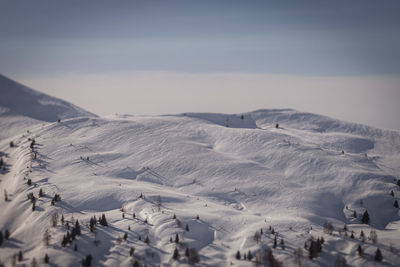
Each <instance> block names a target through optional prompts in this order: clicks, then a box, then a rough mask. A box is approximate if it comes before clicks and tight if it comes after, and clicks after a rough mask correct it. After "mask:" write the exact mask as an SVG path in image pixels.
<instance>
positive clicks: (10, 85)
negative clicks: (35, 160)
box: [0, 74, 95, 140]
mask: <svg viewBox="0 0 400 267" xmlns="http://www.w3.org/2000/svg"><path fill="white" fill-rule="evenodd" d="M0 96H1V97H0V116H1V120H0V128H1V129H2V130H1V132H0V140H1V139H3V138H7V137H10V136H13V135H16V134H17V133H19V132H21V131H22V132H24V131H26V130H27V129H28V127H29V126H31V125H34V124H37V123H40V122H42V121H43V122H54V121H57V120H59V119H67V118H74V117H81V116H86V117H93V116H95V115H94V114H92V113H90V112H87V111H85V110H83V109H81V108H79V107H77V106H74V105H72V104H70V103H68V102H66V101H64V100H61V99H58V98H55V97H51V96H48V95H46V94H43V93H40V92H38V91H35V90H33V89H31V88H28V87H26V86H24V85H22V84H20V83H18V82H15V81H13V80H11V79H9V78H7V77H5V76H3V75H1V74H0Z"/></svg>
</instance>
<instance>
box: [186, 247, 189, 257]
mask: <svg viewBox="0 0 400 267" xmlns="http://www.w3.org/2000/svg"><path fill="white" fill-rule="evenodd" d="M185 256H186V257H189V256H190V254H189V248H186V250H185Z"/></svg>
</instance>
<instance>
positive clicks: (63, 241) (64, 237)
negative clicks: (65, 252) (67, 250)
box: [61, 235, 68, 247]
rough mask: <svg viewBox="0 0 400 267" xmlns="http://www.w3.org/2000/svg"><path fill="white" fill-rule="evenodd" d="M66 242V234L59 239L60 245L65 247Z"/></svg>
mask: <svg viewBox="0 0 400 267" xmlns="http://www.w3.org/2000/svg"><path fill="white" fill-rule="evenodd" d="M67 243H68V240H67V237H66V235H64V236H63V239H62V241H61V246H63V247H65V246H66V245H67Z"/></svg>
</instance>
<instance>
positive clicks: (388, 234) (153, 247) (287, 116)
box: [0, 110, 400, 266]
mask: <svg viewBox="0 0 400 267" xmlns="http://www.w3.org/2000/svg"><path fill="white" fill-rule="evenodd" d="M241 115H242V114H239V115H230V114H197V113H196V114H195V113H187V114H181V115H168V116H129V115H125V116H109V117H104V118H98V117H79V118H71V119H66V120H62V121H61V122H60V123H57V122H53V123H47V124H39V125H36V126H33V127H31V128H30V132H29V134H25V136H21V135H18V136H15V137H14V138H13V140H14V142H15V143H16V147H14V148H10V147H8V144H6V143H3V144H2V146H1V147H0V151H2V154H3V158H4V159H5V162H6V164H7V168H6V170H5V171H3V172H2V174H1V177H0V179H1V182H0V189H1V191H3V190H4V189H5V190H7V192H8V198H9V201H1V202H0V210H2V216H0V227H1V229H2V231H3V233H4V231H5V229H9V230H10V233H11V238H10V240H8V241H6V242H4V243H3V245H2V246H1V247H0V260H1V261H3V262H5V263H7V264H10V263H11V262H12V256H13V255H14V254H15V253H17V252H18V251H20V250H22V251H23V252H24V261H22V262H21V264H22V263H25V264H29V263H30V262H31V261H32V259H33V258H36V259H37V260H38V262H39V263H42V262H43V257H44V255H45V253H47V254H49V256H50V261H51V262H52V263H54V264H57V265H60V266H70V265H71V266H79V265H80V261H81V259H82V258H84V257H85V256H86V255H87V254H89V253H90V254H91V255H92V256H93V265H94V266H98V265H100V266H117V265H122V266H131V265H132V263H133V262H134V261H135V260H137V261H138V262H140V263H143V264H147V266H158V265H159V264H160V265H161V266H182V265H185V264H186V262H187V260H186V257H185V249H186V248H188V247H189V248H195V249H196V250H197V251H198V253H199V255H200V262H199V263H198V264H197V265H198V266H229V265H235V266H253V265H254V263H255V259H254V258H253V259H252V261H248V260H243V259H241V260H237V259H235V254H236V252H237V251H238V250H240V252H241V253H242V255H243V253H244V252H246V253H247V252H248V251H251V252H252V254H253V255H256V253H257V252H259V251H262V249H261V248H263V247H266V246H267V247H272V245H273V240H274V235H273V234H271V233H270V231H269V226H272V227H273V228H274V230H275V231H276V232H277V240H278V245H279V242H280V240H281V239H284V242H285V250H283V249H281V248H280V246H278V248H276V249H273V255H274V256H275V258H276V259H277V260H279V261H280V262H281V263H282V264H283V265H285V266H295V262H294V259H295V257H294V250H295V249H297V248H301V249H300V250H302V253H303V254H304V257H303V258H302V259H301V260H302V262H303V265H304V266H333V264H334V262H335V260H336V259H337V255H340V256H341V257H343V258H345V259H346V261H347V263H348V264H349V265H350V266H375V262H374V261H373V258H374V255H375V251H376V249H377V248H380V250H381V251H382V254H383V258H384V261H383V263H382V264H384V265H386V266H398V265H399V264H400V255H399V249H400V247H399V246H398V244H399V243H400V242H399V241H400V221H399V209H396V208H394V207H393V203H394V200H395V199H398V198H399V196H400V190H399V189H400V187H399V186H397V185H396V182H397V179H398V175H399V173H400V156H399V151H400V133H399V132H398V131H390V130H382V129H376V128H372V127H368V126H364V125H359V124H352V123H347V122H342V121H338V120H334V119H331V118H327V117H323V116H319V115H315V114H308V113H301V112H298V111H294V110H259V111H254V112H249V113H245V114H243V119H242V118H241ZM277 123H279V128H276V127H275V125H276V124H277ZM28 138H31V139H32V138H34V139H35V141H36V144H35V145H34V149H33V152H32V151H31V149H30V144H31V141H29V140H28ZM342 151H343V153H342ZM35 152H36V153H37V157H36V159H32V156H33V155H34V153H35ZM4 154H7V157H4ZM28 179H31V181H32V185H30V186H29V185H27V180H28ZM39 189H42V190H43V191H44V192H45V196H44V197H41V198H38V200H37V202H36V209H35V211H32V209H31V206H32V204H31V203H30V201H29V200H27V194H28V193H31V192H32V193H33V194H34V195H35V196H36V197H37V196H38V192H39ZM391 190H393V191H394V197H393V196H391V195H390V194H389V193H390V192H391ZM56 193H57V194H60V195H61V198H62V200H61V201H60V202H57V203H56V204H55V205H54V206H52V205H51V198H52V197H53V196H54V194H56ZM141 194H143V195H144V198H140V197H139V196H140V195H141ZM346 206H347V207H346ZM121 209H122V210H123V211H121ZM365 210H367V211H368V213H369V214H370V219H371V220H370V223H369V224H362V223H361V215H362V213H363V212H364V211H365ZM354 211H356V213H357V218H354V217H353V214H354ZM55 212H58V213H59V214H60V216H61V214H63V216H64V217H65V220H66V221H69V222H70V225H71V223H72V222H73V221H75V220H76V219H78V220H79V222H80V224H81V229H82V235H81V236H78V237H77V240H75V241H73V242H72V243H73V244H72V245H70V244H68V245H67V246H66V247H63V246H61V241H62V237H63V235H65V234H66V232H67V226H66V225H65V224H64V225H61V223H60V222H58V225H57V226H56V227H52V226H51V217H52V214H54V213H55ZM103 213H104V214H105V216H106V218H107V221H108V223H109V226H108V227H104V226H99V225H97V228H96V229H97V230H96V231H95V233H93V232H90V230H89V227H88V224H89V220H90V218H91V217H92V216H96V217H97V218H99V216H101V215H102V214H103ZM133 213H134V214H135V218H133ZM123 214H124V218H123ZM174 214H175V215H176V217H177V219H178V220H179V221H177V220H176V219H173V215H174ZM197 216H199V218H198V219H197V218H196V217H197ZM72 217H73V218H72ZM326 221H329V222H331V223H332V224H333V226H334V227H335V231H334V233H333V234H332V235H329V234H326V233H324V232H323V224H324V223H325V222H326ZM344 224H347V225H348V228H349V232H348V236H344V233H342V234H341V235H339V232H338V229H342V228H343V226H344ZM186 225H188V227H189V231H186V229H185V228H186ZM46 229H49V231H50V234H51V241H50V245H49V246H46V245H45V244H44V242H43V240H42V239H43V234H44V232H45V230H46ZM129 229H130V230H129ZM260 229H263V234H260V232H259V231H260ZM371 229H375V230H376V232H377V233H378V242H377V243H373V242H372V241H371V240H365V242H362V241H361V240H360V238H359V235H360V231H361V230H363V231H364V232H365V234H366V236H368V235H369V233H370V230H371ZM70 230H71V229H70ZM256 231H258V232H259V234H260V240H259V241H258V242H257V241H256V240H255V239H254V234H255V232H256ZM351 231H354V232H355V236H356V238H355V239H352V238H350V237H349V235H350V232H351ZM125 233H127V240H126V241H125V240H123V238H122V237H123V236H124V234H125ZM176 234H178V236H179V239H180V240H179V243H175V242H172V243H171V242H170V239H171V238H172V241H174V240H175V236H176ZM139 236H140V238H141V240H139ZM147 236H148V237H149V240H150V243H149V244H146V243H145V242H144V239H145V238H146V237H147ZM310 236H313V237H315V238H317V237H321V236H323V237H324V239H325V243H324V245H323V250H322V252H321V253H320V254H319V256H318V257H317V258H316V259H313V260H312V261H311V260H309V259H308V252H307V250H305V249H303V247H304V243H305V241H306V240H307V239H309V238H310ZM119 237H120V238H119ZM121 239H122V240H121ZM95 240H98V241H99V242H96V244H97V246H96V244H95V243H94V241H95ZM75 244H76V245H77V247H78V251H76V252H75V251H73V247H74V245H75ZM358 244H361V245H362V248H363V249H364V252H365V253H364V256H363V257H359V256H358V255H357V253H356V249H357V246H358ZM130 248H135V251H134V253H133V256H129V250H130ZM175 248H178V250H179V253H180V259H179V260H177V261H175V260H173V259H172V254H173V251H174V249H175ZM260 249H261V250H260Z"/></svg>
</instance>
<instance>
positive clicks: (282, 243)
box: [281, 238, 285, 250]
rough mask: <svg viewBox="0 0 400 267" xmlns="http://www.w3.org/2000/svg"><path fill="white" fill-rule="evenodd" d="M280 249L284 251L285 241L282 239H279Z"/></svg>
mask: <svg viewBox="0 0 400 267" xmlns="http://www.w3.org/2000/svg"><path fill="white" fill-rule="evenodd" d="M281 248H282V249H283V250H285V241H283V238H282V239H281Z"/></svg>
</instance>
